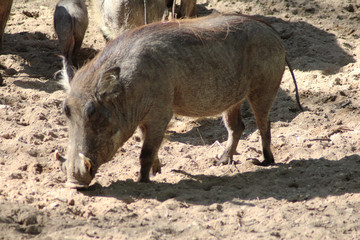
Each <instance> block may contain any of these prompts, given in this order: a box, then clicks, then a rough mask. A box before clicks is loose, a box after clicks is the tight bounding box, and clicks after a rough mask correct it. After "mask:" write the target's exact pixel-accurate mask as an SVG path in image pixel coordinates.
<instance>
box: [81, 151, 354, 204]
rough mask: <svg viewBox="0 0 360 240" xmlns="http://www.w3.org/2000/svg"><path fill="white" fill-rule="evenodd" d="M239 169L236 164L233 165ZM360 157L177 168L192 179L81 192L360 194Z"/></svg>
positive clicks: (119, 195)
mask: <svg viewBox="0 0 360 240" xmlns="http://www.w3.org/2000/svg"><path fill="white" fill-rule="evenodd" d="M233 167H234V168H236V166H233ZM359 169H360V156H359V155H350V156H346V157H344V158H343V159H341V160H338V161H331V160H328V159H324V158H320V159H299V160H293V161H291V162H289V163H287V164H276V165H275V166H273V167H270V168H262V167H258V168H257V169H256V170H255V171H249V172H244V173H240V172H239V173H237V174H234V175H232V176H211V175H203V174H199V175H193V174H190V173H187V172H185V171H182V170H175V169H174V170H172V172H173V173H174V174H181V175H183V176H186V178H187V179H185V180H181V181H179V182H178V183H162V182H152V183H137V182H134V181H133V180H126V181H117V182H114V183H112V184H111V185H110V186H108V187H102V186H101V185H100V184H98V183H95V184H94V185H92V186H90V188H88V189H87V190H84V191H82V193H83V194H84V195H88V196H102V197H112V198H116V199H120V200H126V199H127V200H128V199H129V198H132V199H157V200H159V201H166V200H168V199H171V198H173V199H176V200H178V201H181V202H185V203H189V204H197V205H211V204H214V203H224V202H232V203H235V204H239V205H243V204H244V205H245V204H246V205H247V203H245V202H244V201H245V200H256V199H267V198H275V199H278V200H286V201H289V202H298V201H304V200H310V199H313V198H316V197H321V198H325V197H327V196H341V195H344V194H346V193H359V192H360V170H359Z"/></svg>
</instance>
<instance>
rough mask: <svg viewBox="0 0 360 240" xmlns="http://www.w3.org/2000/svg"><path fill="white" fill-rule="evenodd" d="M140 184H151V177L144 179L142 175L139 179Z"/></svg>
mask: <svg viewBox="0 0 360 240" xmlns="http://www.w3.org/2000/svg"><path fill="white" fill-rule="evenodd" d="M138 182H143V183H149V182H151V181H150V177H149V176H147V177H143V176H141V175H140V176H139V178H138Z"/></svg>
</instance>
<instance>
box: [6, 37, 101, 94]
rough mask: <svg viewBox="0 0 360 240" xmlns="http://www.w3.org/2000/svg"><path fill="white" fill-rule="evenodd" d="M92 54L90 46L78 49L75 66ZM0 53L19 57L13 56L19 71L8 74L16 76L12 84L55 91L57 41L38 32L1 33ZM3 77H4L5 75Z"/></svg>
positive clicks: (58, 66)
mask: <svg viewBox="0 0 360 240" xmlns="http://www.w3.org/2000/svg"><path fill="white" fill-rule="evenodd" d="M13 43H15V44H13ZM96 53H97V51H96V50H94V49H91V48H82V49H81V50H80V53H79V56H78V57H79V66H82V65H83V64H84V63H86V62H87V61H89V59H91V58H93V57H94V56H95V55H96ZM1 55H16V56H18V57H19V58H16V61H17V62H20V65H21V66H22V67H23V71H20V72H18V73H17V74H15V75H13V76H11V77H13V78H19V80H16V81H14V84H15V85H17V86H19V87H22V88H29V89H38V90H40V91H46V92H49V93H52V92H54V91H57V90H59V86H58V84H57V81H53V80H54V77H55V73H56V72H57V71H59V70H60V69H61V68H62V62H61V58H60V57H59V55H60V50H59V46H58V41H57V40H52V39H50V38H49V37H48V36H47V35H46V34H44V33H41V32H34V33H31V32H20V33H16V34H5V35H4V43H3V50H2V52H1ZM1 65H5V66H4V67H5V68H6V64H4V63H2V64H1ZM23 73H24V74H26V75H28V76H26V77H25V78H30V79H33V81H29V80H22V79H23V78H24V76H23V75H22V74H23ZM4 77H5V78H6V75H5V76H4ZM5 84H6V80H5Z"/></svg>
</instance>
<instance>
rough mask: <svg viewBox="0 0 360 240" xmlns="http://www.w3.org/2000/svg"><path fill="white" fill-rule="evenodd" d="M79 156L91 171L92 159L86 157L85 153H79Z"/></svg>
mask: <svg viewBox="0 0 360 240" xmlns="http://www.w3.org/2000/svg"><path fill="white" fill-rule="evenodd" d="M79 157H80V158H81V159H82V160H83V161H84V164H85V166H86V168H87V170H88V171H89V172H90V170H91V167H92V161H91V160H90V158H88V157H85V155H84V154H82V153H79Z"/></svg>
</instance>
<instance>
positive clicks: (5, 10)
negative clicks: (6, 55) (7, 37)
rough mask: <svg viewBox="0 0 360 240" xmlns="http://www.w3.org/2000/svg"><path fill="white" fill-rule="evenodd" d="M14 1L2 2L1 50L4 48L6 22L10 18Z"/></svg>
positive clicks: (0, 21) (0, 15) (0, 5)
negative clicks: (3, 39)
mask: <svg viewBox="0 0 360 240" xmlns="http://www.w3.org/2000/svg"><path fill="white" fill-rule="evenodd" d="M12 3H13V0H2V1H1V4H0V51H1V49H2V38H3V34H4V30H5V26H6V22H7V20H8V18H9V14H10V10H11V5H12Z"/></svg>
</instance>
